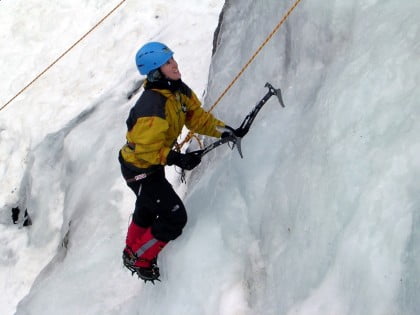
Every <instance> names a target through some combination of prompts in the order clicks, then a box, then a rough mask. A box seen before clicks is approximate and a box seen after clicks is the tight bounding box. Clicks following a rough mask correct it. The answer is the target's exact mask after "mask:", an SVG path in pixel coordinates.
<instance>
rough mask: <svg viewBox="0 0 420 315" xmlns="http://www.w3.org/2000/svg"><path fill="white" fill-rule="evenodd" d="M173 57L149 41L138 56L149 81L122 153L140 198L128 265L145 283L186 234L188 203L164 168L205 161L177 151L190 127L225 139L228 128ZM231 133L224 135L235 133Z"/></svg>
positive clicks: (127, 248) (134, 109) (123, 165)
mask: <svg viewBox="0 0 420 315" xmlns="http://www.w3.org/2000/svg"><path fill="white" fill-rule="evenodd" d="M173 54H174V53H173V52H172V51H171V50H170V49H169V48H168V47H167V46H166V45H164V44H162V43H159V42H149V43H147V44H145V45H144V46H143V47H141V48H140V50H139V51H138V52H137V54H136V58H135V59H136V65H137V68H138V70H139V71H140V74H142V75H147V79H146V80H145V83H144V86H143V87H144V91H143V92H142V94H141V96H140V98H139V99H138V101H137V102H136V104H135V105H134V107H132V108H131V110H130V113H129V116H128V119H127V121H126V124H127V129H128V131H127V134H126V140H127V143H126V144H125V145H124V146H123V147H122V149H121V150H120V153H119V161H120V164H121V172H122V175H123V177H124V179H125V180H126V182H127V185H128V186H129V187H130V188H131V189H132V190H133V192H134V193H135V194H136V196H137V199H136V203H135V209H134V213H133V218H132V221H131V223H130V225H129V227H128V231H127V236H126V246H125V248H124V250H123V263H124V266H125V267H127V268H128V269H129V270H130V271H132V272H133V273H136V274H137V275H138V276H139V277H140V278H141V279H143V280H145V281H148V280H150V281H152V282H153V281H154V280H158V279H159V276H160V275H159V268H158V266H157V256H158V254H159V252H160V251H161V250H162V249H163V248H164V247H165V246H166V245H167V244H168V242H169V241H172V240H174V239H176V238H177V237H178V236H179V235H180V234H181V233H182V229H183V227H184V226H185V224H186V222H187V213H186V210H185V207H184V204H183V203H182V201H181V199H180V198H179V196H178V195H177V194H176V192H175V191H174V189H173V188H172V186H171V184H170V183H169V182H168V180H167V179H166V178H165V170H164V166H165V165H176V166H178V167H180V168H182V169H185V170H192V169H193V168H194V167H196V166H197V165H198V164H199V163H200V162H201V158H200V157H199V156H197V155H195V154H193V153H179V152H177V151H175V150H173V149H172V147H173V146H174V144H175V142H176V140H177V138H178V136H179V135H180V133H181V130H182V128H183V127H184V125H185V126H186V127H187V128H188V129H190V130H192V131H194V132H196V133H199V134H204V135H207V136H212V137H217V138H220V137H221V136H222V134H221V131H220V130H218V127H222V128H223V127H224V126H225V124H224V123H223V122H222V121H220V120H218V119H216V118H215V117H214V116H213V115H212V114H210V113H208V112H206V111H205V110H204V109H203V108H202V107H201V103H200V101H199V100H198V98H197V96H196V95H195V93H194V92H193V91H192V90H191V89H190V88H189V87H188V86H187V85H186V84H185V83H184V82H183V81H182V80H181V73H180V71H179V69H178V64H177V62H176V61H175V59H174V58H173ZM226 127H227V128H230V127H228V126H226ZM229 130H230V131H229ZM229 130H227V129H225V131H224V132H227V133H229V132H231V133H235V130H233V129H232V128H230V129H229ZM223 136H225V134H223Z"/></svg>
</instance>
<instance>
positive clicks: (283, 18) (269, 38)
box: [176, 0, 301, 149]
mask: <svg viewBox="0 0 420 315" xmlns="http://www.w3.org/2000/svg"><path fill="white" fill-rule="evenodd" d="M300 1H301V0H296V1H295V2H294V3H293V5H292V6H291V7H290V9H289V10H288V11H287V12H286V14H284V15H283V17H282V19H281V20H280V22H279V23H278V24H277V25H276V26H275V27H274V29H273V31H272V32H271V33H270V34H269V35H268V36H267V37H266V38H265V40H264V41H263V43H262V44H261V45H260V46H259V47H258V49H257V50H256V51H255V53H254V54H253V55H252V57H251V58H250V59H249V60H248V62H247V63H246V64H245V65H244V66H243V67H242V69H241V70H240V71H239V73H238V74H237V75H236V76H235V77H234V78H233V80H232V81H231V82H230V83H229V85H228V86H227V87H226V89H225V90H224V91H223V92H222V94H220V96H219V97H218V98H217V100H216V101H215V102H214V104H213V105H212V106H211V107H210V109H209V112H211V111H212V110H213V109H214V108H215V107H216V106H217V104H218V103H220V101H221V100H222V98H223V97H224V96H225V95H226V93H227V92H228V91H229V90H230V88H231V87H232V86H233V85H234V84H235V83H236V81H238V79H239V78H240V77H241V75H242V74H243V73H244V72H245V70H246V69H247V68H248V67H249V65H250V64H251V63H252V62H253V61H254V60H255V58H256V57H257V55H258V54H259V53H260V52H261V50H262V49H263V48H264V46H265V45H266V44H267V43H268V42H269V41H270V40H271V38H272V37H273V36H274V34H275V33H276V32H277V31H278V30H279V29H280V27H281V26H282V25H283V23H284V22H285V21H286V20H287V18H288V17H289V16H290V14H291V13H292V12H293V10H294V9H295V8H296V7H297V5H298V4H299V2H300ZM205 122H206V121H204V122H203V124H204V123H205ZM193 135H194V133H193V132H191V131H190V132H189V133H188V135H187V136H186V137H185V139H184V140H183V141H182V142H181V143H179V144H176V148H177V149H181V148H182V146H183V145H184V144H185V143H187V142H188V141H190V140H191V138H192V137H193ZM195 138H196V139H198V138H197V137H195ZM199 144H200V147H201V146H202V145H201V143H199Z"/></svg>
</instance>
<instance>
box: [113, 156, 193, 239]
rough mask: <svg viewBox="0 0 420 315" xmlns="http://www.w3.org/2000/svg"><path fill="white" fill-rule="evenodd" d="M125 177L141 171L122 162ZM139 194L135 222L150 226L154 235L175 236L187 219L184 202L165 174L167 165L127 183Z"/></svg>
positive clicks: (157, 236)
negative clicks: (136, 170) (142, 177)
mask: <svg viewBox="0 0 420 315" xmlns="http://www.w3.org/2000/svg"><path fill="white" fill-rule="evenodd" d="M121 172H122V175H123V177H124V178H125V179H128V178H133V177H134V176H136V175H138V174H139V173H138V172H135V171H134V170H133V169H130V168H128V167H127V166H126V165H124V163H121ZM127 185H128V187H130V188H131V189H132V190H133V191H134V193H135V194H136V196H137V200H136V207H135V209H134V214H133V222H134V223H135V224H136V225H138V226H141V227H145V228H147V227H151V228H152V234H153V236H154V237H155V238H156V239H158V240H160V241H163V242H169V241H171V240H174V239H176V238H177V237H178V236H179V235H181V233H182V229H183V227H184V226H185V224H186V223H187V212H186V210H185V207H184V204H183V203H182V200H181V199H180V198H179V196H178V195H177V194H176V192H175V190H174V189H173V187H172V185H171V184H170V183H169V182H168V180H167V179H166V178H165V171H164V168H163V167H161V168H158V169H157V170H155V171H154V172H153V173H152V174H150V175H148V176H147V177H146V178H144V179H141V180H139V181H136V182H131V183H127Z"/></svg>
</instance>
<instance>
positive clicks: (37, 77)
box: [0, 0, 126, 111]
mask: <svg viewBox="0 0 420 315" xmlns="http://www.w3.org/2000/svg"><path fill="white" fill-rule="evenodd" d="M125 1H126V0H122V1H121V2H120V3H119V4H117V6H115V7H114V8H113V9H112V10H111V11H109V12H108V14H107V15H105V16H104V17H103V18H102V19H101V20H100V21H99V22H98V23H96V24H95V25H94V26H93V27H92V28H91V29H90V30H89V31H88V32H87V33H86V34H84V35H83V36H82V37H81V38H80V39H79V40H77V41H76V42H75V43H74V44H73V45H71V46H70V48H68V49H67V50H66V51H65V52H64V53H62V54H61V55H60V56H59V57H58V58H57V59H56V60H54V61H53V62H52V63H51V64H50V65H49V66H48V67H46V68H45V69H44V70H43V71H42V72H41V73H40V74H38V75H37V76H36V77H35V78H34V79H33V80H32V81H31V82H29V83H28V84H27V85H26V86H25V87H24V88H23V89H21V90H20V91H19V92H18V93H17V94H16V95H15V96H13V97H12V98H11V99H10V100H9V101H7V102H6V103H5V104H4V105H3V106H2V107H1V108H0V111H1V110H3V109H4V108H5V107H6V106H7V105H9V104H10V103H11V102H13V101H14V100H15V99H16V98H17V97H18V96H19V95H21V94H22V93H23V92H24V91H25V90H26V89H28V88H29V87H30V86H31V85H32V84H33V83H34V82H35V81H37V80H38V79H39V78H40V77H41V76H43V75H44V74H45V73H46V72H47V71H48V70H50V69H51V68H52V67H53V66H54V65H55V64H56V63H57V62H58V61H60V59H62V58H63V57H64V56H65V55H67V53H69V52H70V51H71V50H72V49H73V48H74V47H76V45H78V44H79V43H80V42H81V41H82V40H83V39H85V37H86V36H88V35H89V34H90V33H92V32H93V30H95V29H96V28H97V27H98V26H99V25H100V24H102V22H103V21H105V20H106V19H107V18H108V17H109V16H110V15H111V14H112V13H114V12H115V11H116V10H117V9H118V8H119V7H120V6H121V5H122V4H123V3H124V2H125Z"/></svg>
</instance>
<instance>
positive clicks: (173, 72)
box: [160, 58, 181, 80]
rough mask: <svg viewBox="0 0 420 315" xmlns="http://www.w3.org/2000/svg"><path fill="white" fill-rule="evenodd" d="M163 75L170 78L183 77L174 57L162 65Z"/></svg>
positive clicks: (177, 78)
mask: <svg viewBox="0 0 420 315" xmlns="http://www.w3.org/2000/svg"><path fill="white" fill-rule="evenodd" d="M160 71H162V73H163V75H164V76H165V77H166V78H168V79H169V80H179V79H181V72H179V69H178V64H177V63H176V61H175V59H174V58H171V59H169V60H168V61H167V62H166V63H165V64H164V65H163V66H161V67H160Z"/></svg>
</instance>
